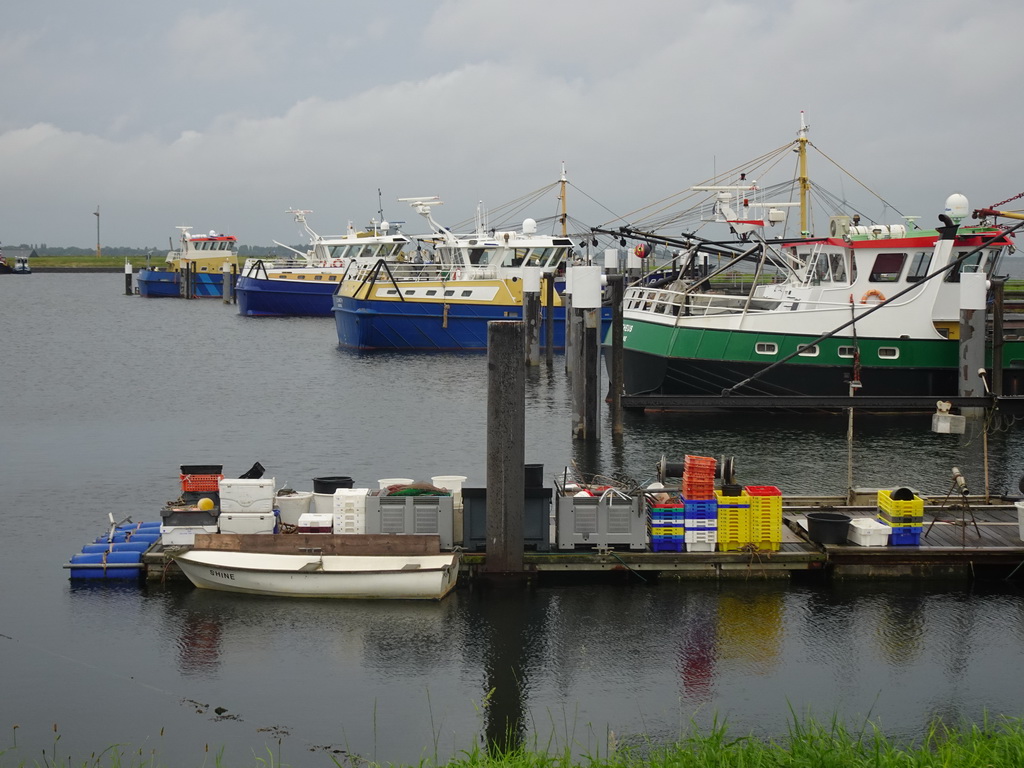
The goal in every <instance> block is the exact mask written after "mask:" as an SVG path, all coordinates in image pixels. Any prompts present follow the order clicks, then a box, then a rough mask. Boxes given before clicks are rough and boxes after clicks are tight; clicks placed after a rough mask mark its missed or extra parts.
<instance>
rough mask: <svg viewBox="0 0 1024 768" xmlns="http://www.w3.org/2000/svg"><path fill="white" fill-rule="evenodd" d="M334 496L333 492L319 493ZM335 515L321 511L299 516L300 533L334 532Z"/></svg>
mask: <svg viewBox="0 0 1024 768" xmlns="http://www.w3.org/2000/svg"><path fill="white" fill-rule="evenodd" d="M317 495H323V496H332V495H333V494H329V493H325V494H317ZM333 525H334V515H331V514H326V515H324V514H320V513H319V512H307V513H306V514H304V515H303V516H302V517H300V518H299V533H332V528H333Z"/></svg>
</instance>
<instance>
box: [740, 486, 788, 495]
mask: <svg viewBox="0 0 1024 768" xmlns="http://www.w3.org/2000/svg"><path fill="white" fill-rule="evenodd" d="M743 490H745V491H746V492H747V494H748V495H750V496H781V495H782V491H780V490H779V489H778V488H776V487H775V486H774V485H747V486H744V488H743Z"/></svg>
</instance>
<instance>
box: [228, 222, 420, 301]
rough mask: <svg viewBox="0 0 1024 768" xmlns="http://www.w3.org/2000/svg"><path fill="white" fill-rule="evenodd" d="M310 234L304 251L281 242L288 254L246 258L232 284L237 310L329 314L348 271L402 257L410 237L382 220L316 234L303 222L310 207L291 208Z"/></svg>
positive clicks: (279, 244) (397, 259) (408, 244)
mask: <svg viewBox="0 0 1024 768" xmlns="http://www.w3.org/2000/svg"><path fill="white" fill-rule="evenodd" d="M289 213H291V214H293V215H294V216H295V221H297V222H298V223H299V224H301V225H302V226H303V228H304V229H305V231H306V234H307V235H308V236H309V243H310V245H309V249H308V250H307V251H306V252H305V253H302V252H301V251H297V250H295V249H294V248H291V247H289V246H287V245H284V244H283V243H276V245H278V246H280V247H281V248H285V249H287V250H289V251H291V255H290V256H288V257H285V258H279V259H248V260H246V262H245V265H244V266H243V267H242V272H241V274H240V275H239V276H238V281H237V282H236V284H235V294H236V296H237V298H238V313H239V314H240V315H245V316H248V317H330V316H331V313H332V311H333V302H334V293H335V291H337V289H338V286H339V285H340V284H341V281H342V278H343V277H344V275H345V272H346V270H348V269H350V268H354V265H359V264H374V263H376V262H377V261H378V260H384V261H396V262H397V261H401V260H402V259H404V258H410V259H411V258H412V257H411V256H408V257H406V255H405V252H406V250H407V249H408V248H409V247H410V244H411V243H412V242H413V240H412V239H411V238H409V237H407V236H406V235H404V234H402V232H401V227H400V225H399V226H398V227H396V228H395V231H393V232H392V231H391V230H392V225H390V224H389V223H388V222H386V221H381V222H378V221H376V220H372V221H371V222H370V226H369V227H368V228H367V229H366V230H364V231H357V230H356V229H355V227H353V226H352V224H351V223H350V224H349V225H348V231H347V232H346V233H345V234H344V235H331V236H321V235H318V234H317V233H316V232H314V231H313V229H312V228H311V227H310V226H309V224H308V223H307V222H306V214H307V213H311V211H298V210H292V211H289Z"/></svg>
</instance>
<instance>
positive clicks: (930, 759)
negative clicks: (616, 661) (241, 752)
mask: <svg viewBox="0 0 1024 768" xmlns="http://www.w3.org/2000/svg"><path fill="white" fill-rule="evenodd" d="M54 732H55V738H54V743H53V746H52V749H51V750H50V752H49V753H47V750H43V753H42V756H41V757H38V758H33V759H25V758H23V757H20V756H19V755H18V752H17V748H16V747H12V748H9V749H7V750H0V768H78V767H81V768H107V767H109V768H158V767H160V766H163V765H165V764H164V763H162V762H161V760H160V758H159V755H158V754H157V753H156V752H155V751H153V750H151V751H149V752H145V753H144V752H143V750H131V749H129V748H127V747H124V746H122V745H115V746H113V747H108V748H107V749H106V750H104V751H103V752H100V753H98V754H92V755H90V756H89V757H87V758H79V759H74V758H71V757H68V758H61V757H59V756H58V755H57V752H58V742H59V740H60V736H59V734H57V733H56V726H55V727H54ZM607 741H608V743H607V746H606V750H605V754H604V756H601V755H593V756H584V757H579V756H578V755H577V756H574V755H573V754H572V753H571V751H570V750H568V749H566V750H563V751H559V752H556V753H553V754H552V753H548V752H545V751H543V750H532V749H528V748H513V749H509V750H505V751H499V750H488V749H486V748H482V747H476V748H474V749H472V750H470V751H466V752H463V753H461V754H460V755H459V756H457V757H456V758H455V759H452V760H450V761H449V762H447V763H436V762H433V761H430V760H422V761H420V762H419V763H418V764H416V766H415V768H440V766H444V767H445V768H576V767H577V766H580V768H861V767H862V766H863V768H868V767H869V766H870V767H871V768H947V767H948V768H996V767H1001V766H1022V765H1024V720H1022V719H1020V718H1009V717H995V718H988V717H986V718H985V719H984V720H983V722H981V723H979V724H967V725H964V726H962V727H959V728H949V727H945V726H942V725H938V724H936V725H933V726H932V727H931V728H930V729H929V730H928V732H927V733H926V735H925V736H924V738H922V739H920V740H919V741H917V742H915V743H907V744H902V743H899V742H897V741H895V740H892V739H889V738H887V737H886V736H885V735H884V734H882V733H881V732H880V731H879V730H878V729H877V728H875V727H874V726H873V725H872V724H870V723H865V724H864V726H863V727H861V728H860V729H858V730H855V731H854V730H849V729H848V728H846V727H845V726H843V725H842V724H840V723H839V722H838V720H835V719H833V721H832V722H829V723H818V722H815V721H813V720H808V721H806V722H800V721H798V720H797V719H796V718H794V721H793V723H792V724H791V725H790V728H789V733H788V734H787V735H786V736H785V737H782V738H779V739H760V738H756V737H753V736H733V735H731V734H730V733H729V731H728V728H727V727H726V726H725V725H724V724H717V723H716V724H715V725H713V726H712V727H711V728H710V730H709V732H707V733H704V734H698V733H693V734H690V735H685V736H683V737H681V738H680V739H679V740H677V741H676V742H674V743H672V744H668V745H656V744H651V743H648V742H646V741H645V740H644V739H642V738H641V739H636V740H633V741H632V742H631V743H629V744H619V743H618V739H617V738H616V736H615V734H613V733H609V734H608V737H607ZM276 751H277V753H276V754H274V752H271V751H267V752H266V757H260V756H256V753H254V757H253V758H252V759H251V761H248V762H245V763H239V762H238V761H231V762H228V761H227V760H226V759H225V758H224V755H223V751H221V752H219V753H215V752H213V751H210V750H207V751H205V752H204V753H203V754H201V755H199V756H197V760H196V762H195V765H196V766H197V767H198V768H207V767H208V766H210V767H212V768H222V767H223V768H227V766H229V765H230V766H238V765H246V766H254V767H255V768H278V767H280V768H285V766H289V765H291V763H289V761H288V759H287V755H284V756H282V754H281V753H282V750H281V744H280V740H279V741H278V745H277V750H276ZM314 763H316V764H321V765H324V766H327V768H332V766H333V768H374V766H376V765H377V764H376V763H373V762H371V761H368V760H365V759H363V758H360V757H358V756H354V755H350V754H347V753H346V754H344V755H342V756H341V757H339V756H336V755H327V756H324V757H323V758H318V759H317V760H311V759H310V757H309V755H308V753H306V754H303V755H302V757H301V758H300V759H299V760H298V761H297V762H296V763H295V764H296V765H301V766H303V768H305V767H306V766H310V765H313V764H314ZM175 768H182V766H175Z"/></svg>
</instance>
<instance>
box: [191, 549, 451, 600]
mask: <svg viewBox="0 0 1024 768" xmlns="http://www.w3.org/2000/svg"><path fill="white" fill-rule="evenodd" d="M175 562H177V564H178V566H179V567H180V568H181V570H182V572H184V574H185V575H186V576H187V577H188V579H189V581H191V582H192V583H193V584H194V585H195V586H196V587H198V588H200V589H213V590H218V591H221V592H238V593H244V594H252V595H270V596H276V597H322V598H335V599H374V600H440V599H441V598H443V597H444V596H445V595H447V594H448V593H449V592H450V591H451V590H452V589H453V588H454V587H455V584H456V581H457V580H458V571H459V556H458V554H457V553H449V554H440V555H317V554H308V555H307V554H297V555H296V554H264V553H258V552H227V551H214V550H192V551H190V552H186V553H184V554H181V555H178V556H177V557H176V558H175Z"/></svg>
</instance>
